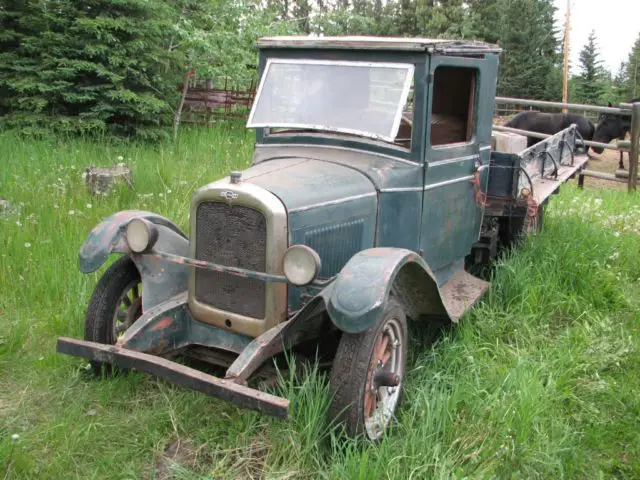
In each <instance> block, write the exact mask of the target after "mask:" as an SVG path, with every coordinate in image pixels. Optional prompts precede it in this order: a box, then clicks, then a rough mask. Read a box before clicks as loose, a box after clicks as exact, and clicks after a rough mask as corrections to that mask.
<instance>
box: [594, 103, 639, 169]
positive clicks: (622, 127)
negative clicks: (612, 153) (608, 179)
mask: <svg viewBox="0 0 640 480" xmlns="http://www.w3.org/2000/svg"><path fill="white" fill-rule="evenodd" d="M635 102H640V98H634V99H632V100H629V101H628V102H627V103H635ZM609 106H610V107H611V106H612V105H611V102H609ZM629 130H631V117H630V116H628V115H619V114H617V113H603V114H601V115H600V116H599V118H598V126H597V127H596V131H595V133H594V134H593V141H594V142H600V143H609V142H610V141H611V140H613V139H614V138H617V139H618V140H624V139H625V137H626V136H627V133H628V132H629ZM592 148H593V151H594V152H596V153H602V151H603V150H604V149H603V148H601V147H592ZM618 166H619V167H620V168H621V169H622V170H624V162H623V161H622V152H620V162H619V164H618Z"/></svg>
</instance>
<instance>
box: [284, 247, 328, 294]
mask: <svg viewBox="0 0 640 480" xmlns="http://www.w3.org/2000/svg"><path fill="white" fill-rule="evenodd" d="M282 266H283V270H284V275H285V277H287V280H289V281H290V282H291V283H293V284H294V285H297V286H299V287H302V286H304V285H308V284H310V283H311V282H313V280H315V278H316V275H318V273H319V272H320V257H319V256H318V254H317V253H316V252H315V251H314V250H313V249H311V248H309V247H307V246H306V245H293V246H292V247H289V248H288V249H287V251H286V252H285V253H284V259H283V265H282Z"/></svg>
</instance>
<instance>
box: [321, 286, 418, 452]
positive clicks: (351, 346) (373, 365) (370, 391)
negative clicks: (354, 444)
mask: <svg viewBox="0 0 640 480" xmlns="http://www.w3.org/2000/svg"><path fill="white" fill-rule="evenodd" d="M406 357H407V320H406V316H405V313H404V310H403V308H402V307H401V306H400V304H399V303H398V302H397V301H396V300H395V299H393V298H390V299H389V301H388V303H387V307H386V309H385V312H384V315H383V317H382V319H381V320H380V321H379V322H378V324H377V325H375V326H374V327H372V328H370V329H369V330H367V331H365V332H362V333H359V334H349V333H344V334H343V335H342V338H341V339H340V344H339V345H338V351H337V353H336V357H335V359H334V361H333V369H332V372H331V390H332V393H333V401H332V404H331V414H332V416H333V417H334V418H337V419H338V420H340V421H342V422H343V423H344V424H345V426H346V429H347V433H348V435H349V436H357V435H360V434H363V433H364V434H365V435H366V437H367V438H368V439H370V440H379V439H380V438H382V436H383V434H384V432H385V431H386V430H387V427H388V426H389V424H390V422H391V420H392V418H393V417H394V415H395V412H396V409H397V407H398V403H399V401H400V396H401V389H402V379H403V376H404V371H405V362H406Z"/></svg>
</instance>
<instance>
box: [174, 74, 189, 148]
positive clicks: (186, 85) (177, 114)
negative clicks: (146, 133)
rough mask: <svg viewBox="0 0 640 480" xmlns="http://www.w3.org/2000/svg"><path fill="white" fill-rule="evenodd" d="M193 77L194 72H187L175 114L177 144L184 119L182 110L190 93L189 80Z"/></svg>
mask: <svg viewBox="0 0 640 480" xmlns="http://www.w3.org/2000/svg"><path fill="white" fill-rule="evenodd" d="M192 75H193V70H191V69H189V70H187V73H186V74H185V76H184V83H183V84H182V96H181V97H180V102H179V103H178V108H176V111H175V113H174V114H173V141H174V142H175V141H176V139H177V138H178V127H180V118H181V117H182V108H183V107H184V100H185V98H186V97H187V91H189V78H190V77H191V76H192Z"/></svg>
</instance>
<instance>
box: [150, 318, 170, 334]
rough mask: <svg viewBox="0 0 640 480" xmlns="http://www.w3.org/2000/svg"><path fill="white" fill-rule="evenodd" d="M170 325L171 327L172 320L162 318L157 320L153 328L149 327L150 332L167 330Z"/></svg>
mask: <svg viewBox="0 0 640 480" xmlns="http://www.w3.org/2000/svg"><path fill="white" fill-rule="evenodd" d="M171 325H173V318H171V317H164V318H162V319H160V320H158V322H157V323H156V324H155V325H154V326H153V327H151V331H152V332H157V331H158V330H165V329H167V328H169V327H170V326H171Z"/></svg>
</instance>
